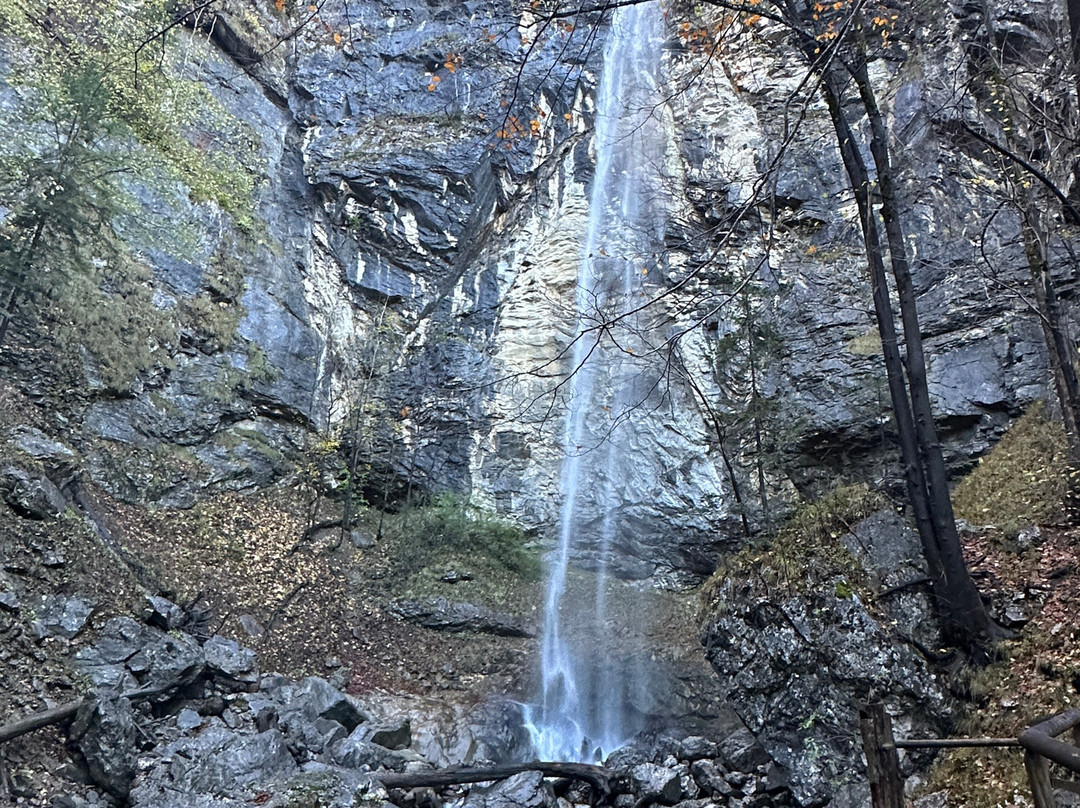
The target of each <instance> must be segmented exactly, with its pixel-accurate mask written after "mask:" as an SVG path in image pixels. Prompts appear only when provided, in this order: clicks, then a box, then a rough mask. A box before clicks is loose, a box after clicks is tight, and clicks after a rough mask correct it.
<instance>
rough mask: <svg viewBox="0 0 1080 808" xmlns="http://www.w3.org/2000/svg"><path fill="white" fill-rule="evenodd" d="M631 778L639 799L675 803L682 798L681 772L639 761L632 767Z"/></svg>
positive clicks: (666, 803) (650, 801) (648, 801)
mask: <svg viewBox="0 0 1080 808" xmlns="http://www.w3.org/2000/svg"><path fill="white" fill-rule="evenodd" d="M630 778H631V780H632V781H633V784H634V791H635V792H636V793H637V795H638V799H639V800H644V801H645V802H646V803H654V802H658V803H660V804H661V805H674V804H675V803H677V802H678V801H679V800H680V799H682V793H683V792H682V784H681V783H680V782H679V773H678V772H677V771H675V770H674V769H669V768H667V767H665V766H660V765H658V764H656V763H639V764H638V765H637V766H634V767H633V768H632V769H630Z"/></svg>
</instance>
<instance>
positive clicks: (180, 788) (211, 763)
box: [129, 725, 297, 808]
mask: <svg viewBox="0 0 1080 808" xmlns="http://www.w3.org/2000/svg"><path fill="white" fill-rule="evenodd" d="M296 772H297V765H296V762H295V761H294V760H293V758H292V755H290V754H289V750H288V748H287V747H286V744H285V737H284V736H283V735H282V734H281V733H280V732H277V731H276V730H269V731H267V732H260V733H258V734H250V733H241V732H234V731H232V730H229V729H227V728H225V727H223V726H220V725H213V726H209V727H207V728H206V729H204V730H203V731H202V732H200V733H199V734H197V735H193V736H189V735H185V736H182V737H180V738H179V739H177V740H175V741H173V742H172V743H170V744H168V745H166V746H165V747H163V748H159V749H158V750H155V755H154V760H153V761H152V765H148V766H147V768H146V770H145V773H144V774H143V775H142V776H141V777H140V779H139V782H138V783H137V784H136V785H135V787H134V788H132V789H131V793H130V796H129V800H130V806H131V808H174V807H175V808H182V806H214V807H215V808H217V806H231V805H234V804H236V805H243V804H245V803H248V804H250V803H249V801H250V800H251V794H252V792H255V791H259V790H260V788H261V787H263V786H266V785H269V784H270V783H271V782H273V781H274V780H275V779H281V778H286V777H288V776H291V775H293V774H295V773H296ZM214 800H221V801H220V802H216V801H214ZM234 801H235V802H234Z"/></svg>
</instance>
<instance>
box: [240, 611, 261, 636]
mask: <svg viewBox="0 0 1080 808" xmlns="http://www.w3.org/2000/svg"><path fill="white" fill-rule="evenodd" d="M240 627H241V628H242V629H244V633H245V634H247V635H248V636H249V637H258V636H259V635H260V634H262V633H263V627H262V625H260V624H259V621H258V620H256V619H255V618H254V617H253V616H252V615H250V614H242V615H240Z"/></svg>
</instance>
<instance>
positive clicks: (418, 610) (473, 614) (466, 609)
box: [390, 598, 536, 637]
mask: <svg viewBox="0 0 1080 808" xmlns="http://www.w3.org/2000/svg"><path fill="white" fill-rule="evenodd" d="M390 612H391V613H392V614H394V615H397V616H398V617H400V618H401V619H402V620H407V621H408V622H410V623H416V624H417V625H420V626H423V627H424V628H430V629H433V630H435V631H452V632H459V631H475V632H479V633H482V634H495V635H497V636H499V637H534V636H536V631H535V629H533V628H532V627H530V626H528V625H526V623H525V621H524V620H523V619H522V618H520V617H515V616H514V615H510V614H503V613H501V612H496V611H492V610H491V609H488V608H487V607H486V606H481V605H479V604H476V603H454V602H452V601H449V600H447V599H446V598H423V599H420V600H407V599H401V600H396V601H394V602H393V603H391V604H390Z"/></svg>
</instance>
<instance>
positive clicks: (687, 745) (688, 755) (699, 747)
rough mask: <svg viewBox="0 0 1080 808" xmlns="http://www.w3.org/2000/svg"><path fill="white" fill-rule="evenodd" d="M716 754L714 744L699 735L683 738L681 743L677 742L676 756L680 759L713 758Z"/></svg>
mask: <svg viewBox="0 0 1080 808" xmlns="http://www.w3.org/2000/svg"><path fill="white" fill-rule="evenodd" d="M716 755H717V750H716V744H715V743H713V742H712V741H710V740H709V739H708V738H703V737H702V736H700V735H692V736H690V737H689V738H684V739H683V741H682V743H680V744H679V752H678V756H679V759H680V760H702V759H704V758H714V757H716Z"/></svg>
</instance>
